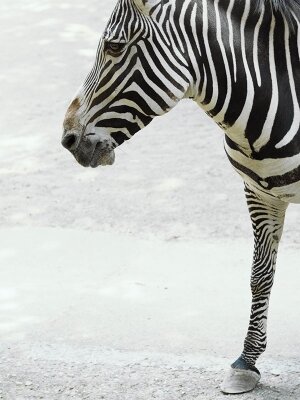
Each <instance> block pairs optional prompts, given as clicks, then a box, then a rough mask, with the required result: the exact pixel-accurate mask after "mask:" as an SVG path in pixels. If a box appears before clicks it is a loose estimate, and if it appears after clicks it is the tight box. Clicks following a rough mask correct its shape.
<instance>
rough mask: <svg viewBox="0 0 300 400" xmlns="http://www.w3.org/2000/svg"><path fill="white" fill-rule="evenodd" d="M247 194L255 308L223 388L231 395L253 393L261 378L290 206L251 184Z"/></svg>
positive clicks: (253, 306)
mask: <svg viewBox="0 0 300 400" xmlns="http://www.w3.org/2000/svg"><path fill="white" fill-rule="evenodd" d="M245 193H246V198H247V204H248V208H249V212H250V217H251V221H252V225H253V231H254V240H255V246H254V258H253V267H252V275H251V291H252V307H251V317H250V324H249V329H248V333H247V337H246V339H245V343H244V350H243V353H242V355H241V356H240V357H239V358H238V359H237V360H236V361H235V362H234V363H233V364H232V366H231V370H230V372H229V374H228V375H227V376H226V378H225V380H224V382H223V384H222V386H221V390H222V391H223V392H224V393H228V394H237V393H245V392H249V391H251V390H253V389H254V388H255V387H256V385H257V383H258V382H259V380H260V373H259V371H258V369H257V368H256V367H255V363H256V361H257V359H258V357H259V356H260V355H261V354H262V353H263V352H264V350H265V348H266V345H267V315H268V307H269V298H270V293H271V288H272V285H273V281H274V274H275V269H276V257H277V251H278V245H279V241H280V238H281V235H282V230H283V224H284V217H285V211H286V208H287V203H284V202H282V201H281V200H278V199H276V198H273V197H269V196H267V195H265V194H260V193H259V192H256V191H253V190H252V189H250V187H249V186H247V185H246V186H245Z"/></svg>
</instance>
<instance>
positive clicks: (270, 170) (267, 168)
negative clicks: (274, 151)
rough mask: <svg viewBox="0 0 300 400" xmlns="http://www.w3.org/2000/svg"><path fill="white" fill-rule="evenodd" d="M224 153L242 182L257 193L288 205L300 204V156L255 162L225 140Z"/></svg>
mask: <svg viewBox="0 0 300 400" xmlns="http://www.w3.org/2000/svg"><path fill="white" fill-rule="evenodd" d="M225 151H226V154H227V156H228V158H229V161H230V162H231V164H232V165H233V167H234V169H235V170H236V171H237V172H238V173H239V174H240V175H241V176H242V178H243V180H244V181H245V182H246V183H247V184H249V185H251V186H252V187H253V188H255V189H256V190H258V191H261V192H264V193H267V194H270V195H272V196H275V197H277V198H278V199H281V200H283V201H286V202H289V203H300V154H298V155H295V156H293V157H289V158H278V159H275V158H266V159H263V160H255V159H254V158H252V157H251V155H249V154H245V153H244V152H242V151H240V150H239V149H238V148H237V147H235V148H233V146H232V145H230V144H228V143H227V141H226V140H225Z"/></svg>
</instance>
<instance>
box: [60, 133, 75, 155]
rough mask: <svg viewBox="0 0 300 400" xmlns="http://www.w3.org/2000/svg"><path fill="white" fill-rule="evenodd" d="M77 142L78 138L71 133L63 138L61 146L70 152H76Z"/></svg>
mask: <svg viewBox="0 0 300 400" xmlns="http://www.w3.org/2000/svg"><path fill="white" fill-rule="evenodd" d="M76 142H77V136H76V135H75V134H74V133H70V134H68V135H66V136H64V137H63V139H62V141H61V144H62V145H63V146H64V147H65V148H66V149H68V150H70V151H71V150H74V148H75V146H76Z"/></svg>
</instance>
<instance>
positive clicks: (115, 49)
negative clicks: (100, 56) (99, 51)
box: [105, 42, 125, 55]
mask: <svg viewBox="0 0 300 400" xmlns="http://www.w3.org/2000/svg"><path fill="white" fill-rule="evenodd" d="M124 47H125V43H116V42H106V43H105V51H108V52H109V53H111V54H113V55H115V54H119V53H121V51H122V50H123V49H124Z"/></svg>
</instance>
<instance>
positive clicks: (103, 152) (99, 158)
mask: <svg viewBox="0 0 300 400" xmlns="http://www.w3.org/2000/svg"><path fill="white" fill-rule="evenodd" d="M114 162H115V152H114V150H110V149H108V148H103V144H102V143H101V142H98V143H97V144H96V146H95V150H94V152H93V154H92V158H91V161H90V166H91V167H92V168H97V167H99V166H100V165H102V166H105V165H113V163H114Z"/></svg>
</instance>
